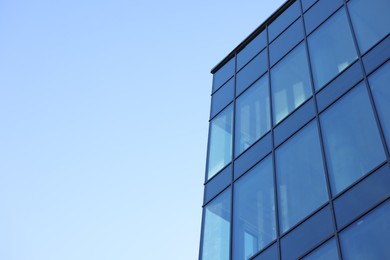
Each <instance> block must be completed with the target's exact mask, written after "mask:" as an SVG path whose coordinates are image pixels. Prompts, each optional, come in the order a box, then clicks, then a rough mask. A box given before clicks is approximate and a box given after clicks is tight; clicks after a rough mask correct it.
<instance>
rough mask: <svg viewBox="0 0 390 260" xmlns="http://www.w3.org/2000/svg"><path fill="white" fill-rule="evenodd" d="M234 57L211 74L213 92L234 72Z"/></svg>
mask: <svg viewBox="0 0 390 260" xmlns="http://www.w3.org/2000/svg"><path fill="white" fill-rule="evenodd" d="M234 60H235V59H234V58H232V59H231V60H229V61H228V62H227V63H226V64H225V65H223V66H222V68H220V69H219V70H218V71H217V72H215V73H214V76H213V92H214V91H216V90H217V89H218V88H219V87H220V86H222V85H223V84H224V83H225V82H226V81H227V80H228V79H230V78H231V77H232V76H233V74H234Z"/></svg>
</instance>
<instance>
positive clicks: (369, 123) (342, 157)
mask: <svg viewBox="0 0 390 260" xmlns="http://www.w3.org/2000/svg"><path fill="white" fill-rule="evenodd" d="M320 118H321V123H322V128H323V131H322V133H323V136H324V145H325V152H326V156H327V163H328V171H329V175H330V181H331V186H332V192H333V194H337V193H338V192H340V191H342V190H343V189H344V188H346V187H347V186H349V185H350V184H352V183H353V182H354V181H356V180H357V179H359V178H360V177H362V176H363V175H365V174H367V173H368V172H369V171H370V170H372V169H373V168H374V167H375V166H377V165H378V164H379V163H381V162H383V161H384V160H385V155H384V151H383V146H382V142H381V140H380V137H379V131H378V129H377V127H376V123H375V119H374V115H373V112H372V109H371V105H370V102H369V99H368V95H367V91H366V88H365V85H364V84H360V85H359V86H357V87H356V88H354V89H353V90H352V91H351V92H349V93H348V94H346V95H345V96H344V97H343V98H342V99H340V100H339V101H337V102H336V103H335V104H334V105H333V106H332V107H330V109H328V110H326V111H325V112H324V113H323V114H322V115H321V117H320Z"/></svg>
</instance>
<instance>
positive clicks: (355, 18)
mask: <svg viewBox="0 0 390 260" xmlns="http://www.w3.org/2000/svg"><path fill="white" fill-rule="evenodd" d="M348 7H349V11H350V14H351V19H352V23H353V26H354V28H355V32H356V37H357V40H358V43H359V47H360V50H361V52H362V53H364V52H366V51H367V50H368V49H369V48H370V47H371V46H372V45H374V44H375V43H376V42H378V41H379V40H381V39H382V38H383V37H384V36H386V35H387V34H388V33H389V32H390V26H389V24H390V15H389V10H390V1H389V0H369V1H367V0H353V1H349V3H348Z"/></svg>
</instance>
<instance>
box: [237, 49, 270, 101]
mask: <svg viewBox="0 0 390 260" xmlns="http://www.w3.org/2000/svg"><path fill="white" fill-rule="evenodd" d="M266 71H267V51H266V50H264V51H262V52H261V53H259V54H258V55H257V56H256V57H255V58H254V59H253V60H251V61H250V62H249V63H248V64H247V65H245V67H243V68H242V70H240V71H239V72H238V73H237V79H236V92H237V93H236V95H239V94H240V93H241V92H243V91H244V90H245V89H246V88H247V87H249V86H250V85H251V84H252V83H253V82H255V81H256V80H257V79H258V78H259V77H260V76H261V75H262V74H263V73H264V72H266Z"/></svg>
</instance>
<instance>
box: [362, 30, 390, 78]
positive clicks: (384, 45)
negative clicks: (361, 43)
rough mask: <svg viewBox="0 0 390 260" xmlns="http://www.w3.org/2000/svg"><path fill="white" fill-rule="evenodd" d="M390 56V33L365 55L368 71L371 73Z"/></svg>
mask: <svg viewBox="0 0 390 260" xmlns="http://www.w3.org/2000/svg"><path fill="white" fill-rule="evenodd" d="M389 58H390V35H389V36H387V37H386V38H385V39H384V40H383V41H382V42H381V43H379V44H378V45H377V46H375V47H374V48H373V49H371V50H370V51H369V52H368V53H366V54H365V55H364V56H363V64H364V68H365V69H366V73H367V74H370V73H371V72H372V71H374V70H375V69H376V68H377V67H378V66H379V65H381V64H382V63H383V62H385V61H386V60H388V59H389Z"/></svg>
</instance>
